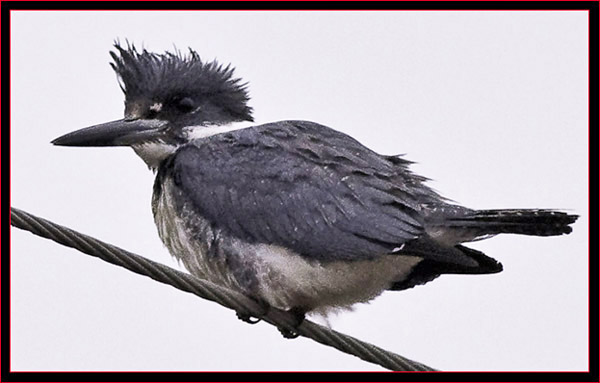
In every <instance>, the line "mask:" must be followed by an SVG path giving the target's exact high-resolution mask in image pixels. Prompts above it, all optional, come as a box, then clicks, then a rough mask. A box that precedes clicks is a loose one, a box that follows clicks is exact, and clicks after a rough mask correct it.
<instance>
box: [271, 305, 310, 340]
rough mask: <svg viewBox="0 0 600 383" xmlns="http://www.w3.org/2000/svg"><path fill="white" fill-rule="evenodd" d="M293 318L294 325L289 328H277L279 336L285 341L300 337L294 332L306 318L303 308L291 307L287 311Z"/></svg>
mask: <svg viewBox="0 0 600 383" xmlns="http://www.w3.org/2000/svg"><path fill="white" fill-rule="evenodd" d="M287 312H288V313H290V314H292V315H293V316H294V324H293V325H292V326H291V328H284V327H277V329H278V330H279V332H280V333H281V335H283V337H284V338H286V339H295V338H297V337H299V336H300V334H299V333H298V332H296V331H295V330H296V329H297V328H298V327H299V326H300V325H301V324H302V322H303V321H304V318H305V316H306V309H305V308H303V307H292V308H291V309H289V310H288V311H287Z"/></svg>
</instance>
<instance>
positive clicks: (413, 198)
mask: <svg viewBox="0 0 600 383" xmlns="http://www.w3.org/2000/svg"><path fill="white" fill-rule="evenodd" d="M110 54H111V56H112V59H113V62H112V63H111V66H112V68H113V69H114V70H115V72H116V73H117V76H118V78H119V80H120V86H121V89H122V90H123V92H124V94H125V118H124V119H121V120H116V121H112V122H108V123H104V124H100V125H95V126H92V127H89V128H85V129H81V130H78V131H75V132H72V133H69V134H66V135H64V136H61V137H59V138H57V139H55V140H54V141H52V143H53V144H55V145H62V146H130V147H132V148H133V150H134V151H135V152H136V153H137V154H138V155H139V156H140V157H141V158H142V159H143V160H144V161H145V163H146V164H147V165H148V167H149V168H150V169H152V170H153V171H154V172H156V180H155V182H154V191H153V197H152V211H153V214H154V220H155V222H156V226H157V228H158V234H159V235H160V238H161V239H162V241H163V242H164V244H165V245H166V247H167V248H168V249H169V252H170V253H171V254H172V255H173V256H174V257H175V258H177V259H178V260H180V261H181V262H182V263H183V264H184V266H185V267H186V268H187V270H188V271H189V272H190V273H191V274H193V275H195V276H198V277H200V278H204V279H208V280H210V281H212V282H214V283H216V284H219V285H221V286H224V287H227V288H229V289H233V290H236V291H238V292H242V293H243V294H246V295H247V296H249V297H252V298H254V299H256V300H258V301H259V302H263V303H265V304H267V305H270V306H274V307H277V308H280V309H284V310H291V311H292V312H294V313H297V314H298V315H299V317H300V318H303V316H304V314H305V313H308V312H316V313H327V312H329V311H330V310H332V309H333V310H335V309H340V308H347V307H349V306H351V305H353V304H355V303H358V302H367V301H370V300H372V299H373V298H375V297H377V296H378V295H380V294H381V293H382V292H383V291H386V290H404V289H408V288H411V287H414V286H417V285H421V284H424V283H427V282H429V281H431V280H433V279H435V278H437V277H439V276H440V275H442V274H491V273H497V272H500V271H501V270H502V265H501V264H500V263H499V262H497V261H496V260H495V259H493V258H490V257H488V256H486V255H485V254H483V253H482V252H480V251H477V250H474V249H471V248H469V247H466V246H464V245H463V243H465V242H471V241H476V240H480V239H484V238H488V237H491V236H494V235H496V234H502V233H512V234H523V235H533V236H555V235H561V234H568V233H570V232H571V230H572V229H571V227H570V226H569V225H570V224H572V223H573V222H575V220H576V219H577V218H578V216H577V215H571V214H567V213H564V212H559V211H552V210H541V209H517V210H504V209H503V210H473V209H469V208H466V207H463V206H459V205H456V204H453V203H451V202H450V200H448V199H446V198H444V197H442V196H440V195H439V194H438V193H437V192H435V191H433V190H432V189H431V188H430V187H428V186H427V185H426V183H425V181H426V180H427V179H426V178H424V177H421V176H419V175H416V174H414V173H412V172H411V171H410V170H409V165H410V164H411V162H410V161H408V160H406V159H404V158H403V157H401V156H388V155H381V154H378V153H375V152H374V151H372V150H370V149H368V148H367V147H365V146H363V145H362V144H360V143H359V142H358V141H356V140H355V139H353V138H351V137H349V136H348V135H346V134H344V133H341V132H338V131H336V130H333V129H331V128H328V127H326V126H323V125H319V124H317V123H314V122H309V121H279V122H273V123H267V124H263V125H255V124H253V117H252V108H251V107H249V106H248V101H249V95H248V91H247V84H246V83H242V81H241V80H240V79H239V78H236V77H235V76H234V69H233V68H232V67H231V66H223V65H220V64H218V63H217V62H216V61H212V62H205V61H202V60H201V59H200V56H199V55H198V54H197V53H196V52H195V51H193V50H191V49H190V51H189V53H181V52H178V51H176V52H173V53H170V52H165V53H161V54H158V53H151V52H149V51H147V50H146V49H142V50H138V49H136V48H135V46H134V45H132V44H129V43H128V44H127V45H126V46H122V45H121V44H119V43H118V42H117V43H115V50H114V51H112V52H111V53H110Z"/></svg>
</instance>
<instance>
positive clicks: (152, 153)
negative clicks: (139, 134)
mask: <svg viewBox="0 0 600 383" xmlns="http://www.w3.org/2000/svg"><path fill="white" fill-rule="evenodd" d="M131 147H132V148H133V150H134V151H135V153H136V154H137V155H138V156H140V158H141V159H142V160H144V162H145V163H146V165H148V167H149V168H150V169H152V170H153V171H156V169H158V165H160V163H161V162H162V160H164V159H165V158H167V157H168V156H170V155H171V154H173V153H175V150H177V146H175V145H169V144H166V143H164V142H162V141H156V142H145V143H143V144H139V145H132V146H131Z"/></svg>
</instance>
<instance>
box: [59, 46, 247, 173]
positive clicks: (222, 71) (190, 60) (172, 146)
mask: <svg viewBox="0 0 600 383" xmlns="http://www.w3.org/2000/svg"><path fill="white" fill-rule="evenodd" d="M110 55H111V57H112V59H113V62H112V63H111V66H112V68H113V69H114V70H115V72H116V73H117V76H118V78H119V83H120V85H121V89H122V90H123V93H124V94H125V118H123V119H121V120H116V121H111V122H107V123H104V124H100V125H94V126H91V127H88V128H85V129H81V130H77V131H74V132H71V133H68V134H65V135H64V136H61V137H58V138H56V139H55V140H53V141H52V143H53V144H54V145H61V146H131V147H132V148H133V149H134V150H135V151H136V153H138V155H140V157H142V159H144V161H145V162H146V163H147V164H148V166H150V167H152V168H156V167H157V166H158V164H159V163H160V161H162V159H164V158H165V157H166V156H168V155H169V154H170V153H173V152H174V151H175V150H176V149H177V148H178V147H179V146H181V145H182V144H184V143H186V142H189V141H190V140H192V139H194V138H198V137H202V136H206V135H210V132H212V131H214V129H215V127H216V126H226V125H229V124H232V123H235V122H243V121H253V118H252V108H250V107H249V106H248V105H247V102H248V100H249V96H248V92H247V90H246V84H244V83H241V80H240V79H239V78H235V77H233V68H231V67H230V66H229V65H228V66H223V65H220V64H218V63H217V62H216V61H212V62H203V61H202V60H201V59H200V56H199V55H198V54H197V53H196V52H195V51H193V50H191V49H190V50H189V53H188V54H182V53H181V52H175V53H170V52H165V53H163V54H157V53H151V52H148V51H147V50H145V49H143V50H142V51H138V50H137V49H136V48H135V46H133V45H132V44H129V43H128V44H127V46H126V47H122V46H121V45H120V44H119V43H118V42H117V43H115V51H112V52H110Z"/></svg>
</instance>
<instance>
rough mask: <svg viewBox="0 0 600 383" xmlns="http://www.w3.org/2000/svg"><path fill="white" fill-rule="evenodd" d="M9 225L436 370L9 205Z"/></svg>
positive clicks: (249, 311)
mask: <svg viewBox="0 0 600 383" xmlns="http://www.w3.org/2000/svg"><path fill="white" fill-rule="evenodd" d="M10 217H11V225H12V226H15V227H17V228H20V229H23V230H27V231H30V232H31V233H33V234H35V235H38V236H40V237H44V238H48V239H51V240H53V241H55V242H58V243H60V244H62V245H65V246H68V247H72V248H75V249H77V250H79V251H81V252H83V253H85V254H88V255H92V256H94V257H98V258H100V259H102V260H104V261H106V262H108V263H112V264H113V265H117V266H121V267H124V268H126V269H127V270H129V271H133V272H134V273H137V274H141V275H145V276H147V277H150V278H152V279H154V280H155V281H158V282H161V283H165V284H168V285H171V286H173V287H175V288H178V289H180V290H183V291H186V292H189V293H192V294H195V295H197V296H199V297H201V298H204V299H208V300H211V301H213V302H217V303H219V304H220V305H222V306H225V307H228V308H230V309H232V310H235V311H236V312H237V313H240V314H244V315H249V316H252V317H255V318H260V319H262V320H264V321H265V322H268V323H270V324H272V325H274V326H277V327H278V328H283V329H293V331H294V332H295V333H298V334H299V335H302V336H304V337H307V338H310V339H312V340H314V341H316V342H319V343H321V344H324V345H327V346H330V347H334V348H336V349H338V350H340V351H342V352H344V353H347V354H351V355H354V356H356V357H358V358H360V359H362V360H365V361H367V362H370V363H375V364H378V365H380V366H382V367H384V368H387V369H389V370H394V371H436V370H435V369H433V368H431V367H428V366H426V365H424V364H421V363H418V362H415V361H412V360H410V359H407V358H404V357H402V356H400V355H397V354H394V353H392V352H389V351H386V350H384V349H382V348H379V347H377V346H374V345H372V344H369V343H366V342H363V341H361V340H358V339H356V338H353V337H351V336H348V335H345V334H342V333H339V332H337V331H334V330H332V329H329V328H327V327H324V326H321V325H318V324H316V323H313V322H310V321H308V320H304V321H303V322H302V323H301V324H300V326H298V327H295V326H294V324H295V323H296V319H295V317H294V315H293V314H291V313H288V312H286V311H282V310H278V309H276V308H274V307H270V308H269V309H268V311H267V313H265V312H264V311H265V310H264V307H262V306H261V305H260V304H258V303H257V302H256V301H254V300H252V299H251V298H248V297H246V296H244V295H243V294H240V293H237V292H234V291H231V290H229V289H226V288H223V287H220V286H218V285H215V284H214V283H211V282H209V281H206V280H203V279H200V278H197V277H194V276H193V275H190V274H187V273H184V272H181V271H179V270H175V269H173V268H170V267H168V266H165V265H163V264H160V263H158V262H154V261H151V260H149V259H146V258H144V257H141V256H139V255H137V254H134V253H131V252H129V251H126V250H123V249H120V248H118V247H116V246H113V245H110V244H108V243H105V242H102V241H99V240H97V239H95V238H92V237H90V236H87V235H85V234H81V233H78V232H76V231H74V230H71V229H69V228H67V227H64V226H61V225H57V224H55V223H53V222H50V221H48V220H45V219H43V218H40V217H36V216H34V215H32V214H29V213H27V212H25V211H23V210H19V209H16V208H13V207H11V209H10Z"/></svg>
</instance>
